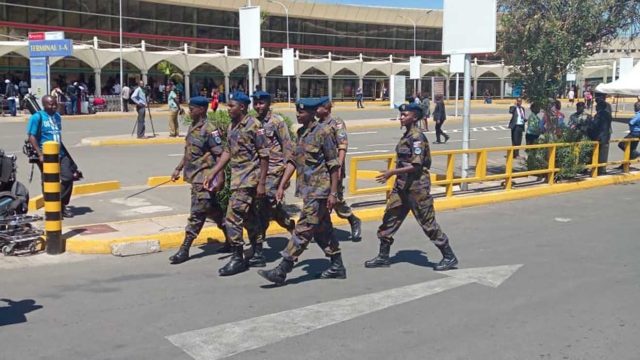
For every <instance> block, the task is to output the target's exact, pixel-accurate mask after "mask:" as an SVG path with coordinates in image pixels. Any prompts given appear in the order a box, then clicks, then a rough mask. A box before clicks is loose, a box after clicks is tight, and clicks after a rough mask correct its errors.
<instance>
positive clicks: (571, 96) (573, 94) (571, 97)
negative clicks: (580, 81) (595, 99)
mask: <svg viewBox="0 0 640 360" xmlns="http://www.w3.org/2000/svg"><path fill="white" fill-rule="evenodd" d="M567 98H569V103H570V104H571V105H573V102H574V101H575V100H576V92H575V91H574V90H573V86H572V87H570V88H569V93H568V94H567Z"/></svg>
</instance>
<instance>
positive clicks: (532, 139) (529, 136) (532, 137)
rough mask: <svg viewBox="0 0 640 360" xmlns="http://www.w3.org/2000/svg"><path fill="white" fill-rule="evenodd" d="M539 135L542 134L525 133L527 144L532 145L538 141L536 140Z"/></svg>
mask: <svg viewBox="0 0 640 360" xmlns="http://www.w3.org/2000/svg"><path fill="white" fill-rule="evenodd" d="M539 137H540V135H532V134H525V135H524V140H525V141H526V143H527V145H532V144H533V143H535V142H536V140H538V138H539Z"/></svg>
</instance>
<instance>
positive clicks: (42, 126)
mask: <svg viewBox="0 0 640 360" xmlns="http://www.w3.org/2000/svg"><path fill="white" fill-rule="evenodd" d="M42 107H43V108H44V110H40V111H38V112H37V113H35V114H33V115H31V117H30V118H29V123H28V124H27V135H28V136H29V142H30V143H31V145H32V146H33V148H34V149H35V150H36V151H37V152H38V157H39V159H40V162H39V163H38V167H39V168H40V172H42V162H43V155H42V144H44V143H45V142H47V141H55V142H58V143H60V200H61V203H62V216H63V217H65V218H69V217H73V213H72V212H71V210H70V209H69V206H68V205H69V201H70V200H71V192H72V191H73V180H74V177H76V176H78V175H77V174H79V172H78V167H77V165H76V164H75V163H74V162H73V160H72V159H71V157H70V156H69V153H68V152H67V149H66V148H65V147H64V146H63V145H62V119H61V118H60V114H58V112H57V109H58V102H57V101H56V99H54V98H53V97H51V96H49V95H45V96H43V97H42Z"/></svg>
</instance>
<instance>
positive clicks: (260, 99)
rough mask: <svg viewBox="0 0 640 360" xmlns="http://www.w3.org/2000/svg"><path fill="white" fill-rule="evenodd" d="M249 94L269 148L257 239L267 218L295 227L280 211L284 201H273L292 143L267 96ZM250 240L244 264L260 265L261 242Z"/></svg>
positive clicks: (265, 226)
mask: <svg viewBox="0 0 640 360" xmlns="http://www.w3.org/2000/svg"><path fill="white" fill-rule="evenodd" d="M252 96H253V108H254V110H255V111H256V113H257V114H258V116H257V117H258V120H260V122H261V123H262V127H263V128H264V133H265V136H266V138H267V148H268V149H269V170H268V171H267V182H266V195H265V197H264V199H262V200H261V201H258V203H257V214H258V218H259V220H260V221H261V222H260V224H261V226H262V230H261V232H260V233H261V235H262V237H261V239H265V238H266V235H265V234H266V231H267V228H268V227H269V221H270V220H275V221H276V222H277V223H278V224H279V225H280V226H282V227H283V228H285V229H287V230H288V231H289V232H292V231H293V229H294V227H295V222H294V221H293V220H292V219H291V217H290V216H289V214H288V213H287V212H286V211H285V210H284V203H283V202H279V201H276V191H277V190H278V185H280V180H281V179H282V175H283V174H284V169H285V167H286V165H287V163H286V162H287V159H291V158H292V152H293V144H292V143H291V136H290V135H289V126H288V125H287V123H286V122H285V121H284V119H283V118H282V117H281V116H280V115H277V114H273V113H272V112H271V109H270V108H271V95H270V94H269V93H267V92H264V91H256V92H255V93H253V95H252ZM285 185H287V184H285ZM254 242H255V243H256V246H255V249H254V254H253V256H252V257H251V259H249V262H248V264H249V266H252V267H264V266H266V262H265V258H264V256H263V255H262V242H259V243H258V242H257V240H256V241H254Z"/></svg>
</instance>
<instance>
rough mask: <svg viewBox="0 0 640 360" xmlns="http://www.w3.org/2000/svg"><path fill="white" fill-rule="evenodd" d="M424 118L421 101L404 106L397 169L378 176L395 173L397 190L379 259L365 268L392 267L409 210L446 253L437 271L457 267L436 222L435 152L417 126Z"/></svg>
mask: <svg viewBox="0 0 640 360" xmlns="http://www.w3.org/2000/svg"><path fill="white" fill-rule="evenodd" d="M420 119H422V110H421V109H420V106H419V105H417V104H404V105H401V106H400V122H401V124H402V126H404V127H405V128H406V132H405V133H404V135H403V136H402V138H401V139H400V142H399V143H398V145H397V146H396V153H397V160H396V168H395V169H393V170H388V171H384V172H381V173H380V175H378V177H377V178H376V180H377V181H378V182H379V183H382V184H385V183H386V182H387V180H388V179H389V178H390V177H391V176H393V175H395V176H396V181H395V184H394V186H393V191H392V192H391V195H390V196H389V199H388V200H387V208H386V209H385V212H384V216H383V218H382V225H380V227H379V228H378V238H379V239H380V253H379V254H378V256H376V257H375V258H373V259H371V260H369V261H366V262H365V263H364V266H365V267H368V268H375V267H388V266H389V265H390V264H391V262H390V261H389V250H390V249H391V244H393V235H394V234H395V233H396V232H397V231H398V229H399V228H400V225H402V222H403V221H404V219H405V218H406V217H407V214H408V213H409V210H411V212H412V213H413V215H414V216H415V218H416V220H418V223H419V224H420V226H421V227H422V230H423V231H424V233H425V234H426V235H427V236H428V237H429V239H431V241H433V243H434V244H435V245H436V246H437V247H438V249H440V252H441V253H442V256H443V258H442V260H441V261H440V263H438V264H437V265H436V266H435V267H434V270H437V271H443V270H449V269H452V268H454V267H455V266H456V265H457V264H458V259H457V258H456V256H455V254H454V253H453V250H452V249H451V246H449V239H448V238H447V235H445V233H444V232H442V230H441V229H440V226H439V225H438V223H437V222H436V217H435V211H434V209H433V197H431V195H430V193H429V191H430V188H431V179H430V178H429V167H431V153H430V152H429V143H428V142H427V137H426V136H425V135H424V133H422V131H420V129H419V128H418V127H417V126H416V122H417V121H419V120H420Z"/></svg>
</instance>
